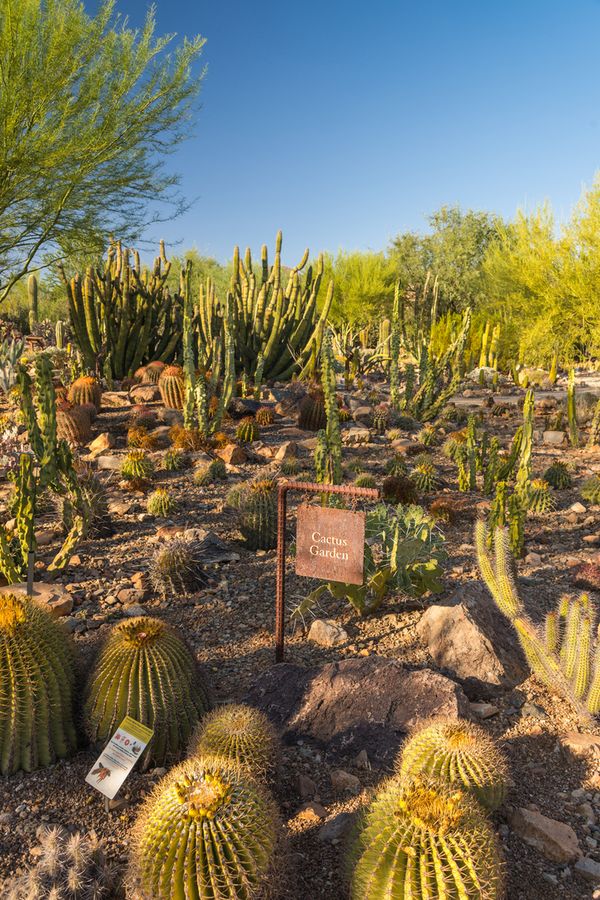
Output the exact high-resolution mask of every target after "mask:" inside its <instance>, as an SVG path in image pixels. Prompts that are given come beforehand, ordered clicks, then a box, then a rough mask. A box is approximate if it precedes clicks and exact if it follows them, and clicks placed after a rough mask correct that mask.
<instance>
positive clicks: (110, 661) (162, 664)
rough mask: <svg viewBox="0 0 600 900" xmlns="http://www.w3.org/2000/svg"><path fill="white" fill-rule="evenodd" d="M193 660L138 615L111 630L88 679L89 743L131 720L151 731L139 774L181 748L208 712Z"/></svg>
mask: <svg viewBox="0 0 600 900" xmlns="http://www.w3.org/2000/svg"><path fill="white" fill-rule="evenodd" d="M209 707H210V702H209V699H208V693H207V691H206V688H205V687H204V685H203V683H202V681H201V679H200V677H199V674H198V671H197V668H196V663H195V660H194V657H193V656H192V654H191V653H190V651H189V650H188V649H187V647H186V646H185V644H184V643H183V641H182V640H181V638H180V637H179V636H178V635H177V633H176V632H175V631H174V630H173V629H171V628H170V627H169V626H168V625H167V624H166V623H165V622H161V621H160V619H153V618H150V617H149V616H140V617H138V618H134V619H125V620H124V621H122V622H119V623H118V624H117V625H115V626H114V628H113V630H112V632H111V634H110V635H109V638H108V640H107V642H106V644H105V646H104V648H103V649H102V651H101V653H100V656H99V658H98V661H97V663H96V665H95V666H94V669H93V671H92V673H91V677H90V680H89V684H88V688H87V695H86V700H85V720H86V728H87V732H88V736H89V738H90V740H91V741H92V742H93V743H99V744H101V743H104V742H105V741H107V740H108V739H109V737H110V736H111V734H112V733H113V732H114V731H115V729H116V728H118V726H119V725H120V723H121V722H122V721H123V719H124V718H125V716H131V717H132V718H134V719H136V720H137V721H138V722H142V723H143V724H144V725H147V726H148V727H149V728H152V729H153V730H154V735H153V737H152V740H151V741H150V743H149V745H148V747H147V748H146V750H145V751H144V753H143V754H142V756H141V757H140V767H141V769H142V770H143V769H145V768H147V767H148V766H149V765H150V763H151V762H152V763H153V764H154V765H157V766H162V765H163V764H164V763H165V762H166V761H167V760H170V759H172V758H173V757H174V756H176V755H177V754H178V753H180V752H181V751H182V750H184V749H185V747H186V746H187V742H188V740H189V738H190V736H191V735H192V733H193V731H194V729H195V727H196V725H197V723H198V720H199V719H200V717H201V716H202V715H204V713H205V712H206V711H207V710H208V709H209Z"/></svg>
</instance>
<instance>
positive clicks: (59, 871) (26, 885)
mask: <svg viewBox="0 0 600 900" xmlns="http://www.w3.org/2000/svg"><path fill="white" fill-rule="evenodd" d="M39 840H40V845H39V847H38V848H37V861H36V862H35V864H34V865H32V866H30V867H29V869H28V870H27V871H26V872H25V873H24V874H23V875H19V876H17V877H14V876H11V878H10V880H9V881H7V882H6V884H5V885H4V886H3V888H2V896H3V897H4V900H45V898H48V900H104V898H106V900H111V898H112V897H115V896H118V895H117V894H116V891H117V889H118V872H117V869H116V867H115V866H113V865H111V864H110V863H109V862H108V859H107V856H106V848H105V845H104V841H103V840H101V839H100V838H98V837H97V835H96V834H95V832H93V831H92V832H91V833H90V834H87V835H86V834H82V833H81V832H80V831H77V832H75V834H69V832H68V831H66V829H64V828H61V827H60V826H54V827H52V828H44V829H43V831H42V833H41V835H40V838H39Z"/></svg>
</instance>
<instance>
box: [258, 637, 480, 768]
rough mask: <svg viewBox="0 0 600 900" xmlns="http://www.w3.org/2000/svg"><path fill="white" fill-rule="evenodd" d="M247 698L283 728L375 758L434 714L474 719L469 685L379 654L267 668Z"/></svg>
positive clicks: (330, 747) (331, 750) (384, 758)
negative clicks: (366, 751) (309, 665)
mask: <svg viewBox="0 0 600 900" xmlns="http://www.w3.org/2000/svg"><path fill="white" fill-rule="evenodd" d="M245 699H246V702H248V703H250V704H251V705H253V706H256V707H258V708H259V709H262V710H263V712H265V713H266V714H267V715H268V716H269V717H270V718H271V719H272V721H273V722H274V723H275V725H276V726H277V727H278V728H279V729H280V730H281V731H282V732H283V737H284V740H287V741H288V742H292V741H297V740H298V739H299V738H302V739H304V740H308V741H313V742H314V743H316V744H317V745H318V746H322V747H326V748H327V752H328V755H330V756H331V758H333V759H335V757H336V756H338V757H343V758H345V759H348V758H349V759H352V758H354V757H355V756H356V754H357V753H358V751H359V750H361V749H363V748H364V747H368V748H369V759H370V760H371V762H372V763H373V764H377V765H383V764H386V763H388V762H390V761H391V760H392V759H393V757H394V756H395V755H396V753H397V752H398V749H399V747H400V744H401V742H402V740H403V737H404V735H405V734H406V733H407V732H408V731H409V730H411V729H412V728H413V727H415V725H417V724H418V723H419V722H421V721H423V720H425V719H428V718H431V717H432V716H445V717H446V718H450V719H457V718H459V717H463V718H467V719H468V718H470V717H471V715H470V710H469V703H468V701H467V698H466V697H465V695H464V693H463V690H462V688H461V687H460V686H459V685H458V684H456V683H455V682H453V681H451V680H450V679H449V678H446V677H445V676H444V675H440V674H439V673H438V672H433V671H432V670H430V669H419V670H412V671H411V670H408V669H405V668H404V667H403V666H402V665H401V664H400V663H399V662H398V661H397V660H395V659H387V658H383V657H380V656H376V655H372V656H366V657H361V658H359V659H344V660H340V661H339V662H335V663H327V664H326V665H323V666H320V667H317V668H310V669H309V668H304V667H303V666H298V665H294V664H292V663H282V664H279V665H277V666H273V667H272V668H270V669H267V670H266V671H264V672H262V673H261V674H259V675H258V676H257V677H256V678H255V679H254V681H253V683H252V685H251V687H250V690H249V692H248V694H247V695H246V698H245Z"/></svg>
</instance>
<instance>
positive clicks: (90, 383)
mask: <svg viewBox="0 0 600 900" xmlns="http://www.w3.org/2000/svg"><path fill="white" fill-rule="evenodd" d="M67 399H68V401H69V403H72V404H73V406H81V404H83V403H93V404H94V406H95V407H96V409H97V410H98V412H100V405H101V403H102V387H101V385H100V382H99V381H98V379H97V378H94V377H93V376H91V375H82V376H81V378H77V379H76V380H75V381H74V382H73V384H72V385H71V387H70V388H69V393H68V394H67Z"/></svg>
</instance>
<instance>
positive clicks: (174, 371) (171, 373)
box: [158, 366, 185, 409]
mask: <svg viewBox="0 0 600 900" xmlns="http://www.w3.org/2000/svg"><path fill="white" fill-rule="evenodd" d="M158 389H159V391H160V396H161V399H162V402H163V403H164V405H165V406H166V408H167V409H183V401H184V399H185V379H184V377H183V369H182V368H181V366H165V368H164V369H163V370H162V372H161V373H160V377H159V379H158Z"/></svg>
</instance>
